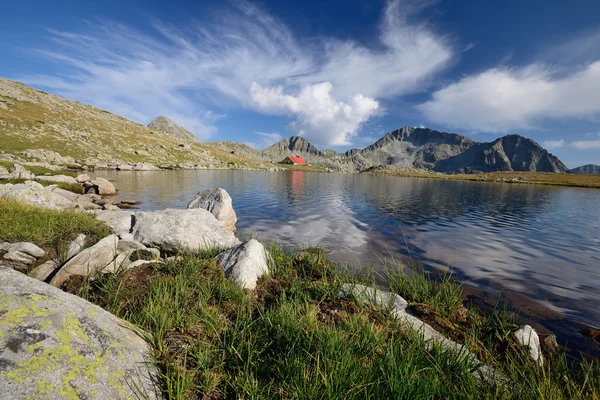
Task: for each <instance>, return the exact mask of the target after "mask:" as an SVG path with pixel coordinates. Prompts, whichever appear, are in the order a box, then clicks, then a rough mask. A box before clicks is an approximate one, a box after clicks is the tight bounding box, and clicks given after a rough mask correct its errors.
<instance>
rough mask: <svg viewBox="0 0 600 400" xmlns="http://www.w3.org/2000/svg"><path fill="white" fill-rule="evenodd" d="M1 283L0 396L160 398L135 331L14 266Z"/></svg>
mask: <svg viewBox="0 0 600 400" xmlns="http://www.w3.org/2000/svg"><path fill="white" fill-rule="evenodd" d="M0 282H2V285H0V349H2V351H1V352H0V393H2V395H1V396H0V397H3V398H7V399H26V398H36V399H58V398H73V399H78V398H79V399H92V398H94V399H107V400H108V399H158V398H160V394H159V391H158V389H157V387H156V379H157V377H158V371H157V370H156V369H155V368H154V367H153V364H152V360H151V349H150V347H149V345H148V344H147V343H146V342H145V341H144V339H142V336H141V335H140V333H139V332H138V330H137V328H134V327H133V326H132V325H131V324H129V323H127V322H125V321H123V320H121V319H119V318H117V317H115V316H114V315H112V314H110V313H108V312H106V311H104V310H103V309H101V308H100V307H98V306H95V305H93V304H91V303H89V302H87V301H85V300H83V299H81V298H79V297H77V296H73V295H71V294H68V293H65V292H63V291H62V290H58V289H56V288H54V287H52V286H50V285H47V284H45V283H43V282H40V281H38V280H35V279H32V278H28V277H27V276H25V275H23V274H21V273H18V272H15V271H13V270H10V269H7V268H0Z"/></svg>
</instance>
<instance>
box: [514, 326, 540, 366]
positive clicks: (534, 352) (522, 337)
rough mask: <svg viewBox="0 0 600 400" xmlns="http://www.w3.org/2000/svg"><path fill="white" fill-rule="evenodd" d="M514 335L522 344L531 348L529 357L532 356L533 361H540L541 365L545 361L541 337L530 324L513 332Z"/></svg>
mask: <svg viewBox="0 0 600 400" xmlns="http://www.w3.org/2000/svg"><path fill="white" fill-rule="evenodd" d="M513 335H514V337H515V339H516V341H517V342H518V343H519V344H520V345H521V346H523V347H527V348H529V357H531V359H532V360H533V361H536V362H538V363H539V364H540V365H542V364H543V363H544V357H543V356H542V348H541V346H540V338H539V336H538V334H537V332H536V331H535V329H533V328H532V327H531V326H529V325H524V326H522V327H521V328H519V329H518V330H517V331H515V332H513Z"/></svg>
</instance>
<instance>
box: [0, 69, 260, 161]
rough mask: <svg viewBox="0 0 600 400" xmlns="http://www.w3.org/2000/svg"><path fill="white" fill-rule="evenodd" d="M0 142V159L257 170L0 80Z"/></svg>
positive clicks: (224, 154) (203, 146) (232, 158)
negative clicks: (57, 157) (26, 154)
mask: <svg viewBox="0 0 600 400" xmlns="http://www.w3.org/2000/svg"><path fill="white" fill-rule="evenodd" d="M0 142H1V143H2V150H3V151H4V152H5V153H9V154H10V153H12V154H19V153H21V152H23V151H25V150H31V149H43V150H52V151H56V152H58V153H60V154H61V155H62V156H68V157H73V158H74V159H76V160H78V161H80V162H82V163H86V164H96V163H100V162H105V163H113V164H117V163H141V162H145V163H150V164H154V165H165V164H182V163H190V164H199V165H201V166H206V167H216V168H228V167H229V168H242V167H249V168H263V167H264V165H263V164H262V163H261V162H257V161H253V160H250V159H249V158H247V157H244V156H243V155H237V154H231V153H229V152H226V151H223V150H219V149H215V148H213V147H211V146H209V145H206V144H203V143H199V142H197V141H191V140H190V141H185V140H184V139H181V138H177V137H174V136H172V135H169V134H167V133H164V132H160V131H156V130H151V129H149V128H147V127H146V126H144V125H141V124H138V123H135V122H132V121H129V120H127V119H125V118H123V117H120V116H118V115H115V114H112V113H110V112H108V111H104V110H100V109H98V108H95V107H92V106H88V105H85V104H81V103H78V102H74V101H69V100H65V99H62V98H60V97H58V96H54V95H51V94H48V93H45V92H43V91H40V90H36V89H34V88H31V87H29V86H26V85H24V84H21V83H18V82H13V81H10V80H7V79H2V78H0Z"/></svg>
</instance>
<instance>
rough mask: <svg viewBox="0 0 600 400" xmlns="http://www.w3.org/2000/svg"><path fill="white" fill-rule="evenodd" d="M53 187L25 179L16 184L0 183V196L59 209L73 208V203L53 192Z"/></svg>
mask: <svg viewBox="0 0 600 400" xmlns="http://www.w3.org/2000/svg"><path fill="white" fill-rule="evenodd" d="M53 189H54V188H53V187H51V186H49V187H44V186H42V185H40V184H39V183H37V182H34V181H25V183H18V184H16V185H13V184H10V183H9V184H6V185H0V197H4V198H10V199H14V200H18V201H23V202H26V203H31V204H35V205H37V206H40V207H44V208H50V209H54V210H61V209H66V208H73V203H72V202H71V201H69V200H68V199H66V198H65V197H63V196H61V195H59V194H57V193H53V191H52V190H53Z"/></svg>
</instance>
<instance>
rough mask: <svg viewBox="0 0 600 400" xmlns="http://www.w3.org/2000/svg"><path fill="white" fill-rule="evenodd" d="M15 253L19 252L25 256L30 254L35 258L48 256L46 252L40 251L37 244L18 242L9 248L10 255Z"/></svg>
mask: <svg viewBox="0 0 600 400" xmlns="http://www.w3.org/2000/svg"><path fill="white" fill-rule="evenodd" d="M13 251H19V252H22V253H25V254H29V255H31V256H32V257H34V258H40V257H44V255H45V254H46V252H45V251H44V250H42V249H40V248H39V247H38V246H36V245H35V244H33V243H29V242H17V243H13V244H11V245H10V247H9V248H8V252H9V253H10V252H13Z"/></svg>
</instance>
